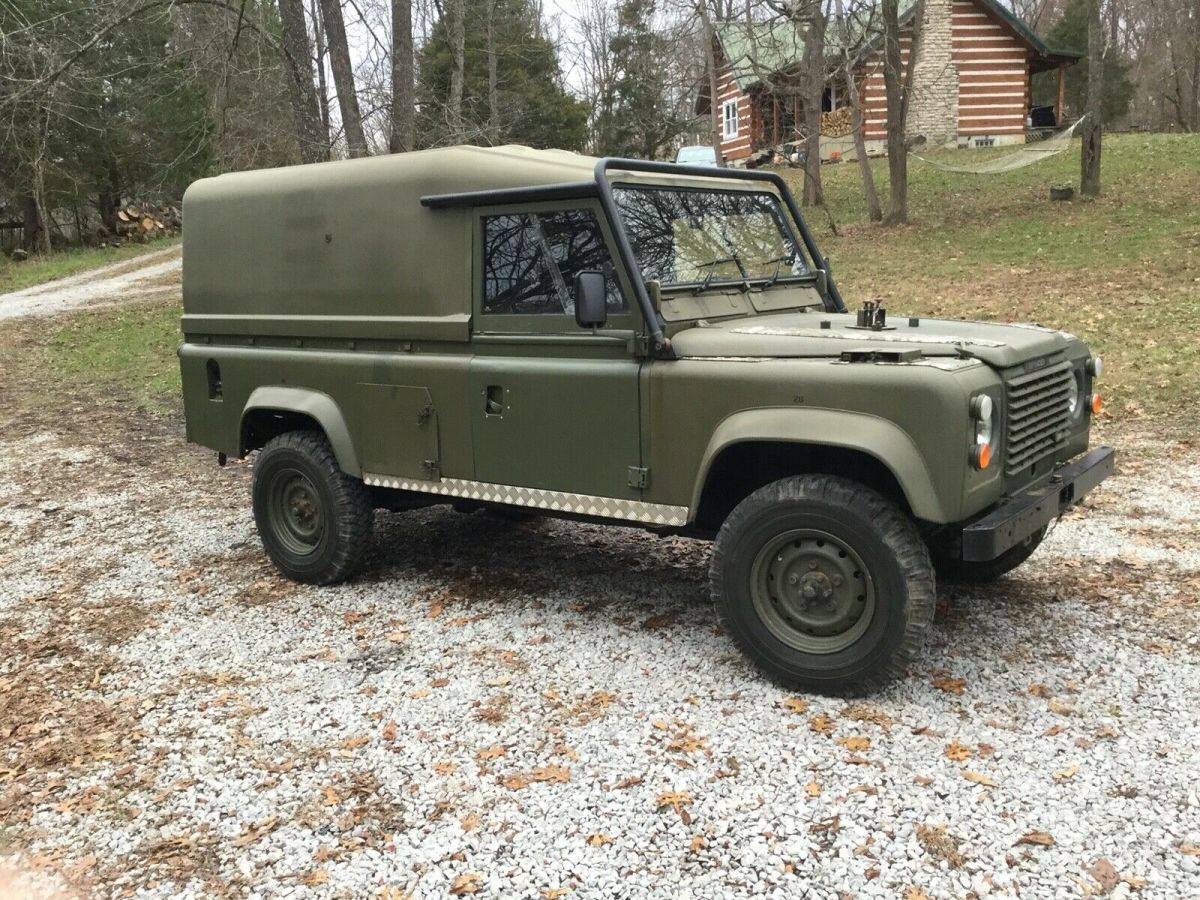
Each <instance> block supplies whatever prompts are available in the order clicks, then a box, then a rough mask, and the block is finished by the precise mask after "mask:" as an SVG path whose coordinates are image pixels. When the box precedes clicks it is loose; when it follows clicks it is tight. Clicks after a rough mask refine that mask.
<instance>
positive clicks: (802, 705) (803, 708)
mask: <svg viewBox="0 0 1200 900" xmlns="http://www.w3.org/2000/svg"><path fill="white" fill-rule="evenodd" d="M782 706H783V708H784V709H786V710H788V711H789V712H794V713H802V712H807V711H808V701H807V700H805V699H804V698H803V697H787V698H785V699H784V701H783V703H782Z"/></svg>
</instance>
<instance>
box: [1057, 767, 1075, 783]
mask: <svg viewBox="0 0 1200 900" xmlns="http://www.w3.org/2000/svg"><path fill="white" fill-rule="evenodd" d="M1078 771H1079V766H1071V767H1070V768H1067V769H1062V770H1061V771H1058V772H1055V773H1054V780H1055V781H1070V780H1071V779H1072V778H1074V777H1075V773H1076V772H1078Z"/></svg>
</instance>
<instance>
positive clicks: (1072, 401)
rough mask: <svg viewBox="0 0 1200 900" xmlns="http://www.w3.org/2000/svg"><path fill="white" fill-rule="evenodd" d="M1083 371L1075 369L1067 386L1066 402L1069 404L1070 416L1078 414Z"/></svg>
mask: <svg viewBox="0 0 1200 900" xmlns="http://www.w3.org/2000/svg"><path fill="white" fill-rule="evenodd" d="M1082 382H1083V373H1082V372H1080V371H1079V370H1078V369H1076V370H1075V377H1074V378H1072V379H1071V383H1070V385H1068V386H1067V403H1068V404H1069V405H1070V410H1071V415H1072V417H1074V416H1077V415H1079V411H1080V407H1081V404H1080V403H1079V397H1080V395H1081V394H1082V393H1083V384H1082Z"/></svg>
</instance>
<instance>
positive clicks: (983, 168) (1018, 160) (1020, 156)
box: [910, 116, 1087, 175]
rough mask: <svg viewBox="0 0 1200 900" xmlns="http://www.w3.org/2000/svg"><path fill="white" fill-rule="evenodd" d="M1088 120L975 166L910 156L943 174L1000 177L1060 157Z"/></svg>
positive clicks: (1082, 120)
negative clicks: (954, 173) (1053, 157)
mask: <svg viewBox="0 0 1200 900" xmlns="http://www.w3.org/2000/svg"><path fill="white" fill-rule="evenodd" d="M1086 119H1087V116H1084V117H1083V118H1082V119H1080V120H1079V121H1078V122H1076V123H1075V124H1074V125H1072V126H1071V127H1070V128H1064V129H1063V130H1062V131H1060V132H1059V133H1058V134H1055V135H1051V136H1050V137H1048V138H1046V139H1045V140H1044V141H1039V142H1038V143H1036V144H1026V145H1025V146H1024V147H1022V148H1021V149H1019V150H1016V151H1014V152H1012V153H1006V154H1005V155H1004V156H997V157H995V158H993V159H989V160H988V161H987V162H981V163H979V165H975V166H951V165H947V164H946V163H942V162H938V161H937V160H933V159H929V158H927V157H924V156H920V155H918V154H916V153H912V154H910V155H911V156H915V157H916V158H917V159H919V160H921V162H925V163H929V165H931V166H933V167H934V168H937V169H941V170H942V171H943V172H960V173H962V174H964V175H998V174H999V173H1001V172H1011V171H1013V170H1014V169H1023V168H1025V167H1026V166H1032V165H1034V164H1035V163H1040V162H1041V161H1042V160H1043V159H1049V158H1050V157H1052V156H1058V154H1060V153H1062V152H1063V151H1064V150H1066V149H1067V148H1068V147H1070V146H1071V138H1072V137H1074V136H1075V129H1076V128H1078V127H1079V126H1080V125H1082V124H1083V123H1084V121H1085V120H1086Z"/></svg>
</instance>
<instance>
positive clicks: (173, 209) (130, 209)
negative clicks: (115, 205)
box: [115, 206, 183, 244]
mask: <svg viewBox="0 0 1200 900" xmlns="http://www.w3.org/2000/svg"><path fill="white" fill-rule="evenodd" d="M115 225H116V236H117V237H121V238H128V239H129V240H131V241H136V242H138V243H139V244H144V243H146V242H147V241H149V240H152V239H153V238H158V237H163V236H165V235H168V234H178V233H179V231H180V230H181V229H182V228H183V217H182V215H181V214H180V212H179V207H177V206H126V207H125V208H124V209H119V210H117V215H116V221H115Z"/></svg>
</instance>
